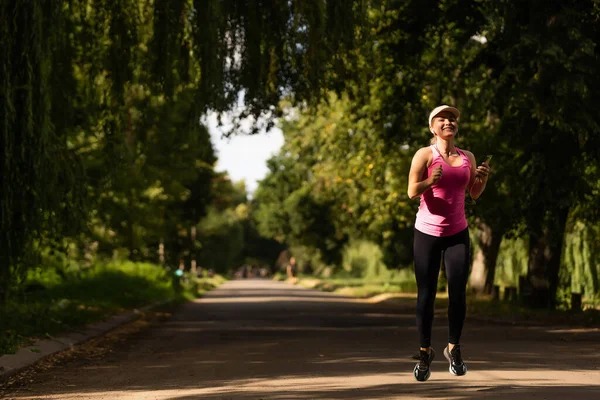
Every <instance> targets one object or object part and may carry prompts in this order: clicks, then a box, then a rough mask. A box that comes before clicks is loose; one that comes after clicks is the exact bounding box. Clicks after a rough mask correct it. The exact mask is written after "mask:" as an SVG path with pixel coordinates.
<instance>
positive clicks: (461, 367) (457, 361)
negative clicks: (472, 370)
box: [444, 344, 467, 376]
mask: <svg viewBox="0 0 600 400" xmlns="http://www.w3.org/2000/svg"><path fill="white" fill-rule="evenodd" d="M444 357H446V360H448V362H449V363H450V367H449V368H448V371H450V373H451V374H452V375H456V376H463V375H465V374H466V373H467V366H466V365H465V363H464V362H463V359H462V355H461V354H460V345H459V344H457V345H454V347H453V348H452V351H448V347H447V346H446V348H445V349H444Z"/></svg>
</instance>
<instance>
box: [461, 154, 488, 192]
mask: <svg viewBox="0 0 600 400" xmlns="http://www.w3.org/2000/svg"><path fill="white" fill-rule="evenodd" d="M465 154H466V155H467V157H469V161H471V180H470V181H469V195H470V196H471V198H472V199H473V200H477V199H478V198H479V196H481V193H483V191H484V190H485V185H486V184H487V181H488V177H489V175H490V167H489V165H487V164H486V163H485V162H483V163H482V164H481V165H480V166H477V162H476V161H475V156H474V155H473V153H471V152H470V151H465Z"/></svg>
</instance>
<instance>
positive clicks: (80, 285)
mask: <svg viewBox="0 0 600 400" xmlns="http://www.w3.org/2000/svg"><path fill="white" fill-rule="evenodd" d="M176 297H177V294H176V293H175V291H174V289H173V287H172V286H171V281H170V279H169V277H168V273H167V271H166V270H165V269H163V268H161V267H160V266H157V265H152V264H147V263H132V262H124V263H120V262H117V263H115V262H111V263H107V264H97V265H95V266H94V267H91V268H87V269H79V270H71V271H68V272H66V273H64V274H63V276H62V277H61V278H58V277H57V275H56V271H55V270H48V269H43V268H38V269H36V270H31V271H30V273H29V276H28V279H27V281H26V282H25V285H24V289H23V291H22V292H20V293H19V295H16V296H13V297H12V300H11V301H10V302H8V303H7V304H6V306H5V307H4V308H2V309H1V310H0V324H1V325H0V332H2V334H1V335H0V354H4V353H9V352H14V351H15V350H17V349H18V346H19V344H21V343H23V342H24V341H25V340H30V339H32V338H40V337H43V336H48V335H55V334H57V333H60V332H64V331H66V330H68V329H73V328H76V327H79V326H82V325H84V324H86V323H89V322H92V321H97V320H101V319H102V318H105V317H106V316H107V315H110V314H112V313H115V312H119V311H123V310H125V309H131V308H134V307H139V306H142V305H147V304H150V303H154V302H160V301H165V300H171V299H175V298H176Z"/></svg>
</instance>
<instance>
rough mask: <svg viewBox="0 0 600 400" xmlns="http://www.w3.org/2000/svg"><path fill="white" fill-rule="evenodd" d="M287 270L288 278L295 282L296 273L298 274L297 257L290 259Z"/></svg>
mask: <svg viewBox="0 0 600 400" xmlns="http://www.w3.org/2000/svg"><path fill="white" fill-rule="evenodd" d="M286 272H287V276H288V279H290V280H291V281H293V282H295V281H296V275H297V268H296V259H295V258H294V257H291V258H290V261H289V262H288V265H287V267H286Z"/></svg>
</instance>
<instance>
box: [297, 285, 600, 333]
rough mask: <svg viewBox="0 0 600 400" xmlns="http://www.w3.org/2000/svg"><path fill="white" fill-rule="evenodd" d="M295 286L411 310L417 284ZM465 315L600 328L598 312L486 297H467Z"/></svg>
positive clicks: (440, 302) (439, 308) (441, 306)
mask: <svg viewBox="0 0 600 400" xmlns="http://www.w3.org/2000/svg"><path fill="white" fill-rule="evenodd" d="M297 284H298V285H300V286H303V287H307V288H314V289H318V290H323V291H328V292H334V293H338V294H341V295H345V296H351V297H358V298H373V297H374V296H377V295H387V296H384V297H383V298H384V299H385V300H382V301H388V302H393V303H397V304H398V305H399V306H405V307H411V308H412V307H414V305H415V301H416V297H417V294H416V284H415V283H414V280H405V281H402V280H401V279H400V278H398V279H397V280H395V281H394V280H391V281H390V282H381V281H380V282H377V281H369V280H364V279H360V278H343V277H342V278H339V277H338V278H314V277H309V276H302V277H300V279H299V280H298V282H297ZM447 308H448V296H447V294H446V293H444V292H439V293H438V295H437V298H436V314H443V315H445V314H446V310H447ZM467 316H468V317H475V318H479V319H488V320H493V321H496V322H502V323H510V324H536V325H566V324H567V325H574V326H586V327H600V310H598V309H596V308H591V307H590V308H587V309H586V310H585V311H579V312H576V311H571V310H566V309H558V310H550V309H532V308H528V307H525V306H523V305H521V304H520V303H518V302H509V301H498V300H493V299H491V298H490V297H486V296H476V295H475V294H468V295H467Z"/></svg>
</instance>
